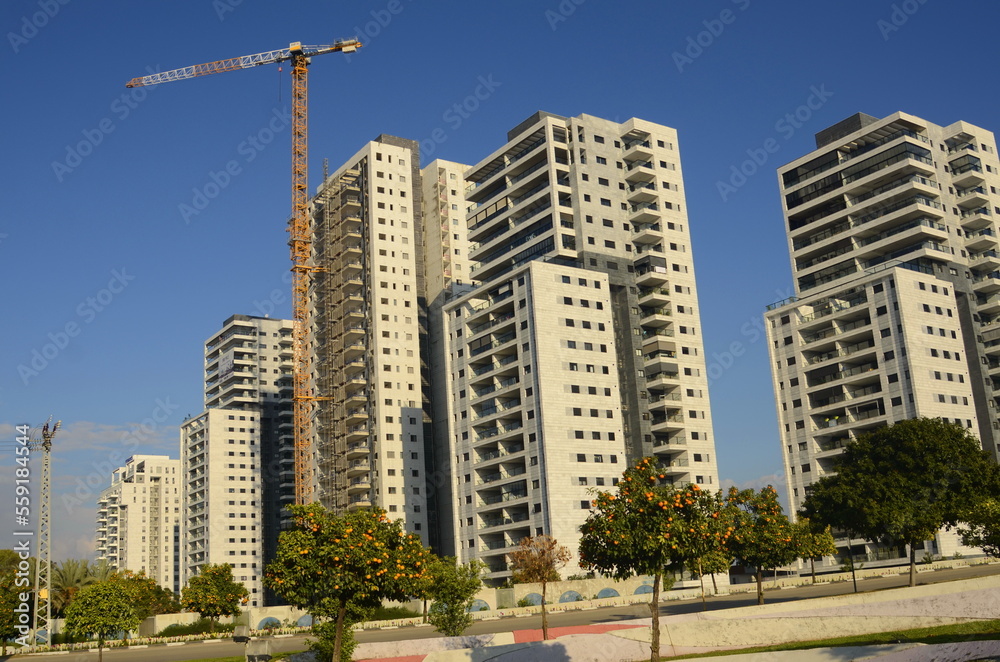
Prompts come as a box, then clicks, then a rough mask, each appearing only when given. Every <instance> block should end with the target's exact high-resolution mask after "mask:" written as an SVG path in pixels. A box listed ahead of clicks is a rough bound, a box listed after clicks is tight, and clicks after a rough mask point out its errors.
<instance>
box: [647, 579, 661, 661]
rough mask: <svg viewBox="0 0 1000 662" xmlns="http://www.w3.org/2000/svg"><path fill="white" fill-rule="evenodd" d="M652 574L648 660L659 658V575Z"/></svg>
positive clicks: (657, 659)
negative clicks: (651, 619)
mask: <svg viewBox="0 0 1000 662" xmlns="http://www.w3.org/2000/svg"><path fill="white" fill-rule="evenodd" d="M661 574H662V573H661V572H658V573H656V574H655V575H653V600H652V602H650V603H649V613H650V616H652V618H653V621H652V623H651V624H650V635H651V638H650V642H649V662H658V661H659V659H660V575H661Z"/></svg>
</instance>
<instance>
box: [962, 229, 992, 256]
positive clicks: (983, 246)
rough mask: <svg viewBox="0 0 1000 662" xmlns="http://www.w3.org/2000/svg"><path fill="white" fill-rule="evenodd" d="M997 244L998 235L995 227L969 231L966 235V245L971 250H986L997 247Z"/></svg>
mask: <svg viewBox="0 0 1000 662" xmlns="http://www.w3.org/2000/svg"><path fill="white" fill-rule="evenodd" d="M996 246H997V236H996V233H995V232H994V231H993V228H984V229H982V230H976V231H975V232H969V233H966V235H965V247H966V248H968V249H969V250H970V251H977V252H979V251H985V250H988V249H995V248H996Z"/></svg>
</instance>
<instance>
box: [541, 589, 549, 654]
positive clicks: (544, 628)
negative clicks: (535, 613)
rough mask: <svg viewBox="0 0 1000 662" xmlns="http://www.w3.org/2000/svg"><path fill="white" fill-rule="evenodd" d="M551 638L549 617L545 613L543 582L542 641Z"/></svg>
mask: <svg viewBox="0 0 1000 662" xmlns="http://www.w3.org/2000/svg"><path fill="white" fill-rule="evenodd" d="M548 638H549V615H548V613H547V612H546V611H545V582H542V641H546V640H547V639H548Z"/></svg>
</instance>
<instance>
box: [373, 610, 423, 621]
mask: <svg viewBox="0 0 1000 662" xmlns="http://www.w3.org/2000/svg"><path fill="white" fill-rule="evenodd" d="M421 615H422V614H421V613H420V612H417V611H413V610H412V609H407V608H406V607H379V608H377V609H376V610H375V612H374V613H373V614H372V615H371V617H370V618H369V619H368V620H372V621H391V620H394V619H397V618H416V617H417V616H421Z"/></svg>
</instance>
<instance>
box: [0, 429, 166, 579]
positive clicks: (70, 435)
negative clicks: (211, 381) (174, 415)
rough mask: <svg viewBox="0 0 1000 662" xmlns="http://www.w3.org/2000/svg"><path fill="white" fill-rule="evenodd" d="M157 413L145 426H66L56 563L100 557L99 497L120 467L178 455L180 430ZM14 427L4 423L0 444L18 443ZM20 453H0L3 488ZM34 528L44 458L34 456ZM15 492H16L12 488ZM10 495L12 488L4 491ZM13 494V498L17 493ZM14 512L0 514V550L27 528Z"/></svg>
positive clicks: (57, 484) (57, 473)
mask: <svg viewBox="0 0 1000 662" xmlns="http://www.w3.org/2000/svg"><path fill="white" fill-rule="evenodd" d="M155 418H161V417H160V416H159V415H158V414H157V410H156V409H152V410H151V414H150V417H148V418H146V419H143V421H142V422H140V423H129V424H125V425H108V424H105V423H95V422H91V421H74V422H72V423H69V424H67V425H65V426H64V427H63V428H62V429H60V430H59V433H58V434H57V435H56V437H55V438H54V439H53V442H52V456H51V459H52V466H51V471H52V504H51V520H52V521H51V525H52V530H51V536H52V559H53V561H58V560H63V559H67V558H87V559H89V558H92V557H93V554H94V539H95V524H96V522H95V515H96V511H97V497H98V495H99V494H100V492H101V490H103V489H104V488H106V487H108V486H110V485H111V476H112V473H113V472H114V470H115V469H117V468H118V467H120V466H123V465H124V464H125V461H126V460H127V459H128V458H129V457H130V456H131V455H134V454H145V455H168V456H170V457H178V452H179V446H178V431H177V426H176V425H173V426H167V425H164V424H161V423H158V422H156V420H155ZM13 434H14V426H13V425H12V424H9V423H0V440H4V439H12V438H13V437H12V435H13ZM14 458H15V456H14V454H13V453H5V454H3V455H0V485H8V486H13V479H14V470H15V469H16V466H15V465H14ZM29 466H30V470H31V475H32V484H31V510H32V520H33V521H32V524H31V525H30V528H32V529H33V528H34V527H35V526H37V520H36V519H35V516H36V515H37V508H38V505H39V504H38V497H39V493H38V492H39V489H38V478H39V475H40V473H41V469H42V463H41V455H40V454H38V453H32V454H31V456H30V465H29ZM11 489H12V488H11ZM4 491H6V490H4ZM10 496H13V494H11V495H10ZM14 517H15V513H14V512H13V508H7V509H4V510H3V511H0V547H5V548H10V547H11V546H12V545H13V544H14V539H13V538H14V536H13V532H14V531H15V530H20V529H24V528H25V527H23V526H17V525H16V523H15V521H14Z"/></svg>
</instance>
